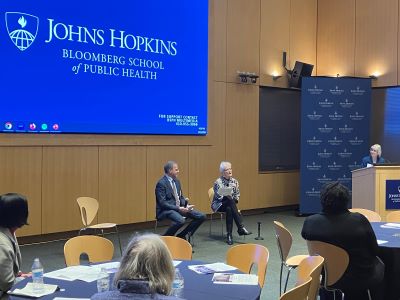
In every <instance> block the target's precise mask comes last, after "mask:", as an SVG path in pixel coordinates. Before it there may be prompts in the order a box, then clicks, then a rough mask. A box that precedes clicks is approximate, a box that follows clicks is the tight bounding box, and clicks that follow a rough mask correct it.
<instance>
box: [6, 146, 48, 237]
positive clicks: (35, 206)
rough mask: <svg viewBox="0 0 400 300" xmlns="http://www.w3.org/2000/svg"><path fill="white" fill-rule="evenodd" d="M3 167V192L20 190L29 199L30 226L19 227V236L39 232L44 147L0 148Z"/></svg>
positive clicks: (18, 191) (40, 225) (40, 226)
mask: <svg viewBox="0 0 400 300" xmlns="http://www.w3.org/2000/svg"><path fill="white" fill-rule="evenodd" d="M0 166H1V172H0V194H6V193H19V194H22V195H24V196H25V197H27V199H28V207H29V217H28V222H29V226H24V227H22V228H21V229H19V230H17V235H18V236H25V235H36V234H40V233H41V230H42V212H41V207H42V203H41V186H42V178H41V173H42V147H23V148H22V147H0Z"/></svg>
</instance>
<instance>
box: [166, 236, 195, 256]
mask: <svg viewBox="0 0 400 300" xmlns="http://www.w3.org/2000/svg"><path fill="white" fill-rule="evenodd" d="M161 239H162V240H163V241H164V243H165V244H166V245H167V247H168V250H169V252H170V253H171V256H172V259H178V260H179V259H183V260H191V259H192V252H193V251H192V245H190V243H189V242H188V241H185V240H184V239H181V238H178V237H176V236H162V237H161Z"/></svg>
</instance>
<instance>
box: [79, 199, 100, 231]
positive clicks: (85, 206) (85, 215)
mask: <svg viewBox="0 0 400 300" xmlns="http://www.w3.org/2000/svg"><path fill="white" fill-rule="evenodd" d="M76 202H77V203H78V206H79V211H80V213H81V217H82V223H83V225H84V226H85V227H87V226H89V225H90V224H91V223H92V222H93V220H94V218H95V217H96V215H97V211H98V210H99V202H98V201H97V200H96V199H95V198H92V197H79V198H78V199H76Z"/></svg>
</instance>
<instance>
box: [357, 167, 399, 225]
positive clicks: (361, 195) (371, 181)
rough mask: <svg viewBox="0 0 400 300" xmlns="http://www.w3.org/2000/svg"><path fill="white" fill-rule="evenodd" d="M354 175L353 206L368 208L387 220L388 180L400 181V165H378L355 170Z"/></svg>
mask: <svg viewBox="0 0 400 300" xmlns="http://www.w3.org/2000/svg"><path fill="white" fill-rule="evenodd" d="M351 173H352V179H353V181H352V194H353V195H352V206H353V207H354V208H366V209H369V210H373V211H375V212H377V213H378V214H380V216H381V218H382V220H386V214H387V213H388V212H390V211H391V210H388V211H387V210H386V199H385V197H386V180H391V179H392V180H394V179H397V180H400V165H395V166H394V165H393V166H385V165H377V166H373V167H370V168H362V169H358V170H354V171H352V172H351Z"/></svg>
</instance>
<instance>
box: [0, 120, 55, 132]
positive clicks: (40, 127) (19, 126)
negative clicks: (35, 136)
mask: <svg viewBox="0 0 400 300" xmlns="http://www.w3.org/2000/svg"><path fill="white" fill-rule="evenodd" d="M2 131H3V132H60V125H59V124H58V123H50V124H49V123H44V122H43V123H35V122H29V123H24V122H11V121H7V122H4V123H3V128H2Z"/></svg>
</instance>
